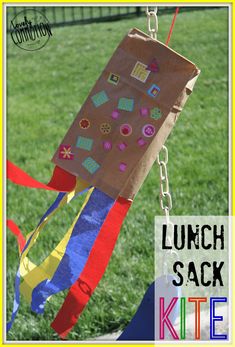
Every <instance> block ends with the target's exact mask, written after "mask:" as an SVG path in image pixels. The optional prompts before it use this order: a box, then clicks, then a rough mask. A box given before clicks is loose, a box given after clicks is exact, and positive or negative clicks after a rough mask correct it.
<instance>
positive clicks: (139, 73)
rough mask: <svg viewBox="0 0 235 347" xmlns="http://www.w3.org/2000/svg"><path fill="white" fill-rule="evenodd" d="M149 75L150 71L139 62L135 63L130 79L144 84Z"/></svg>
mask: <svg viewBox="0 0 235 347" xmlns="http://www.w3.org/2000/svg"><path fill="white" fill-rule="evenodd" d="M149 74H150V71H149V70H147V65H145V64H143V63H141V62H140V61H137V63H136V64H135V66H134V68H133V70H132V72H131V77H134V78H135V79H137V80H138V81H140V82H143V83H145V82H146V80H147V78H148V76H149Z"/></svg>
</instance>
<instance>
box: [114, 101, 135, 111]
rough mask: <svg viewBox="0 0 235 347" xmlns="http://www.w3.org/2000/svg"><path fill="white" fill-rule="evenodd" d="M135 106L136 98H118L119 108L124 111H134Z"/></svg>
mask: <svg viewBox="0 0 235 347" xmlns="http://www.w3.org/2000/svg"><path fill="white" fill-rule="evenodd" d="M133 108H134V100H133V99H128V98H120V99H119V100H118V109H119V110H124V111H129V112H131V111H133Z"/></svg>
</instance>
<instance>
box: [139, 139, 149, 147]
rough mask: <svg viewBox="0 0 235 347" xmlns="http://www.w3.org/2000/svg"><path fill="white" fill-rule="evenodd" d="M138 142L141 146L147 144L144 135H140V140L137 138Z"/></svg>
mask: <svg viewBox="0 0 235 347" xmlns="http://www.w3.org/2000/svg"><path fill="white" fill-rule="evenodd" d="M137 143H138V145H139V146H140V147H143V146H144V145H146V143H147V142H146V141H145V140H144V139H143V138H142V137H140V138H139V139H138V140H137Z"/></svg>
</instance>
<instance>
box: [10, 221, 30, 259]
mask: <svg viewBox="0 0 235 347" xmlns="http://www.w3.org/2000/svg"><path fill="white" fill-rule="evenodd" d="M7 227H8V229H9V230H10V231H11V232H12V233H13V234H14V235H16V236H17V242H18V245H19V248H20V252H22V250H23V248H24V246H25V243H26V241H25V238H24V236H23V234H22V233H21V231H20V229H19V227H18V226H17V225H16V224H15V222H13V220H11V219H8V220H7Z"/></svg>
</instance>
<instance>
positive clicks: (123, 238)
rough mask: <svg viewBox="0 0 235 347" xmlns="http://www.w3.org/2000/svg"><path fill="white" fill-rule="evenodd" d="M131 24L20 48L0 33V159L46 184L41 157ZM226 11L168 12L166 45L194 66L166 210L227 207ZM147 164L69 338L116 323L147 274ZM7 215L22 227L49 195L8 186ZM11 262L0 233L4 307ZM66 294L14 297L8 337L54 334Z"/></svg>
mask: <svg viewBox="0 0 235 347" xmlns="http://www.w3.org/2000/svg"><path fill="white" fill-rule="evenodd" d="M171 20H172V15H165V16H162V17H160V23H159V35H158V38H159V39H160V40H162V41H164V40H165V39H166V36H167V32H168V29H169V26H170V23H171ZM131 27H138V28H139V29H141V30H143V31H146V19H145V18H144V17H141V18H136V19H130V20H123V21H120V22H114V23H103V24H92V25H87V26H74V27H64V28H58V29H53V37H52V38H51V40H50V41H49V42H48V44H47V45H46V46H45V47H44V48H43V49H42V50H39V51H35V52H26V51H23V50H20V49H19V48H18V47H16V46H15V45H14V44H13V43H12V41H11V39H10V38H9V36H8V42H7V47H8V60H7V79H8V84H7V90H8V99H7V157H8V158H9V159H10V160H12V161H13V162H14V163H15V164H17V165H19V166H20V167H21V168H22V169H25V170H26V171H27V172H28V173H29V174H30V175H32V176H33V177H35V178H37V179H38V180H41V181H43V182H47V181H48V179H49V177H50V174H51V172H52V169H53V165H52V163H51V162H50V158H51V157H52V155H53V154H54V151H55V149H56V148H57V146H58V144H59V143H60V141H61V138H62V137H63V136H64V134H65V132H66V131H67V129H68V127H69V126H70V124H71V122H72V121H73V119H74V117H75V116H76V114H77V111H78V110H79V108H80V107H81V105H82V103H83V102H84V101H85V99H86V96H87V94H88V92H89V91H90V89H91V88H92V86H93V84H94V83H95V81H96V79H97V78H98V76H99V75H100V73H101V71H102V69H103V68H104V66H105V64H106V63H107V62H108V60H109V58H110V56H111V55H112V53H113V51H114V49H115V48H116V46H117V44H118V43H119V42H120V40H121V39H122V37H123V36H124V35H125V34H126V33H127V31H128V30H129V29H130V28H131ZM227 31H228V12H227V10H226V9H220V10H205V11H197V12H187V13H182V14H179V15H178V18H177V21H176V25H175V29H174V33H173V37H172V41H171V47H172V48H173V49H175V50H176V51H177V52H179V53H181V54H182V55H185V56H186V57H187V58H189V59H190V60H192V61H193V62H194V63H195V64H196V65H197V66H198V67H199V68H200V69H201V71H202V72H201V76H200V77H199V79H198V82H197V84H196V87H195V90H194V92H193V94H192V96H191V97H190V98H189V101H188V102H187V104H186V106H185V109H184V110H183V112H182V114H181V116H180V118H179V120H178V122H177V124H176V127H175V129H174V131H173V132H172V134H171V136H170V137H169V139H168V140H167V146H168V149H169V157H170V158H169V176H170V188H171V192H172V197H173V210H172V214H175V215H180V214H183V215H226V214H228V93H227V92H228V80H227V73H228V64H227V63H228V59H227V54H228V37H227ZM158 175H159V173H158V169H157V167H156V166H155V167H154V168H153V169H152V170H151V172H150V174H149V176H148V178H147V179H146V181H145V183H144V185H143V187H142V188H141V190H140V192H139V193H138V195H137V197H136V199H135V201H134V203H133V206H132V209H131V211H130V213H129V215H128V217H127V219H126V221H125V223H124V226H123V228H122V232H121V235H120V238H119V240H118V242H117V246H116V248H115V251H114V254H113V256H112V259H111V262H110V264H109V266H108V269H107V271H106V273H105V276H104V277H103V279H102V281H101V282H100V284H99V286H98V288H97V290H96V292H95V293H94V295H93V297H92V298H91V300H90V302H89V304H88V306H87V309H86V310H85V312H84V314H83V315H82V316H81V318H80V320H79V323H78V324H77V325H76V326H75V328H74V329H73V331H72V332H71V333H70V335H69V339H71V340H82V339H89V338H91V337H95V336H97V335H101V334H105V333H109V332H112V331H115V330H119V329H123V328H124V327H125V326H126V325H127V323H128V322H129V320H130V319H131V317H132V316H133V314H134V313H135V311H136V308H137V306H138V305H139V302H140V300H141V298H142V296H143V294H144V292H145V290H146V288H147V287H148V285H149V284H150V283H151V282H152V281H153V280H154V216H155V215H160V214H161V211H160V208H159V202H158V194H159V178H158ZM7 189H8V195H7V197H8V200H7V216H8V218H11V219H14V220H15V221H16V222H17V223H18V225H19V226H20V228H21V229H22V230H23V232H24V234H26V233H27V232H29V231H31V230H33V228H34V227H35V226H36V224H37V223H38V221H39V218H40V217H41V216H42V214H43V213H44V211H45V210H46V209H47V207H48V206H49V205H50V204H51V202H52V201H53V200H54V198H55V196H56V194H55V193H53V192H46V191H40V190H30V189H25V188H23V187H19V186H14V185H13V184H11V183H9V184H8V186H7ZM80 204H81V198H79V199H78V201H76V200H75V201H73V202H72V203H71V205H70V206H67V207H66V208H65V209H64V211H61V212H60V213H59V214H58V216H56V217H55V218H54V219H53V221H52V222H51V223H49V225H48V226H47V228H46V229H45V232H44V233H43V234H42V235H41V236H40V238H39V239H38V242H37V244H36V245H35V247H34V249H33V250H32V253H31V254H32V259H33V260H34V261H36V262H37V263H39V262H40V261H41V260H42V259H44V258H45V256H46V255H47V254H48V253H49V252H50V251H51V250H52V248H54V246H55V244H56V242H57V241H58V240H59V239H60V238H61V237H62V235H63V233H64V232H65V231H66V230H67V228H68V226H69V225H70V224H71V222H72V220H73V217H74V215H75V213H76V211H77V209H78V205H79V206H80ZM17 264H18V254H17V246H16V240H15V238H14V237H13V236H12V235H11V234H10V233H8V234H7V313H8V315H7V316H8V318H9V317H10V312H11V309H12V302H13V286H14V284H13V281H14V276H15V272H16V269H17ZM65 295H66V293H62V294H59V295H56V296H54V297H53V298H52V300H51V301H50V303H48V304H47V305H46V312H45V314H44V316H36V315H35V314H33V313H32V312H31V310H30V307H29V305H28V304H27V303H25V301H24V300H23V299H22V305H21V307H20V310H19V313H18V316H17V318H16V320H15V323H14V325H13V327H12V329H11V331H10V332H9V334H8V340H58V337H57V336H56V334H55V333H53V331H52V329H51V328H50V322H51V321H52V320H53V318H54V316H55V314H56V312H57V311H58V309H59V307H60V305H61V303H62V302H63V298H64V297H65Z"/></svg>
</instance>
